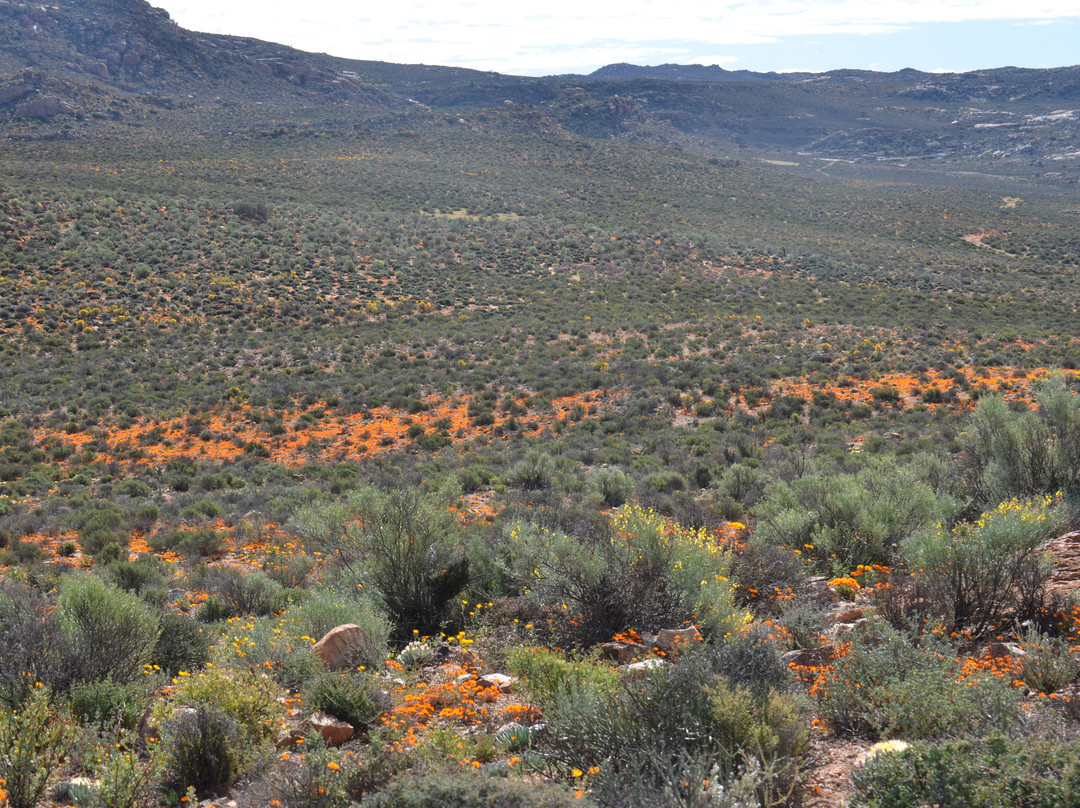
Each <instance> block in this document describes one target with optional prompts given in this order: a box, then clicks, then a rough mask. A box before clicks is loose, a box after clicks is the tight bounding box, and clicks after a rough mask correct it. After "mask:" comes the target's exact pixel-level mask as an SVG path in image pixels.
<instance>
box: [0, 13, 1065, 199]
mask: <svg viewBox="0 0 1080 808" xmlns="http://www.w3.org/2000/svg"><path fill="white" fill-rule="evenodd" d="M133 99H139V100H141V101H146V100H148V99H149V100H151V101H152V102H153V103H157V104H162V103H165V104H177V103H181V104H194V105H199V106H212V105H222V104H225V105H241V106H243V105H253V104H260V105H265V106H271V107H280V108H297V107H311V106H331V105H332V106H339V107H342V108H344V109H348V108H352V109H357V110H383V111H409V112H410V113H414V114H422V113H430V114H432V115H438V114H440V113H442V114H449V115H453V116H455V117H456V116H457V115H460V114H468V113H470V112H476V111H477V110H486V109H504V108H506V107H508V106H510V107H515V108H518V109H519V110H520V109H521V108H527V109H529V110H531V111H533V112H534V113H535V114H536V115H538V116H540V117H541V118H545V119H547V120H548V123H547V124H545V126H544V127H542V128H550V127H558V128H560V129H565V130H569V131H570V132H573V133H575V134H578V135H583V136H586V137H590V138H627V139H638V140H651V141H654V142H657V143H660V144H663V145H666V146H674V147H679V148H699V149H700V148H704V149H708V150H715V151H721V152H729V153H730V152H731V151H732V150H742V151H748V152H751V153H757V154H761V155H763V156H766V157H769V156H772V157H775V156H777V155H782V156H783V158H784V159H795V160H798V161H802V162H803V163H805V164H807V165H813V161H814V160H823V161H832V160H835V161H848V162H857V163H863V164H884V165H888V166H894V167H918V168H931V169H934V170H943V169H957V168H961V169H964V170H976V171H981V172H992V173H1005V174H1014V175H1026V176H1038V177H1041V178H1047V179H1057V180H1062V181H1069V182H1071V181H1075V180H1076V178H1077V176H1078V175H1080V127H1078V126H1077V121H1078V120H1080V67H1073V68H1060V69H1053V70H1026V69H1018V68H1001V69H997V70H988V71H979V72H973V73H965V74H946V75H937V74H928V73H920V72H918V71H915V70H902V71H899V72H896V73H873V72H868V71H854V70H842V71H833V72H830V73H824V74H802V73H800V74H775V73H769V74H760V73H750V72H747V71H727V70H724V69H722V68H719V67H716V66H701V65H661V66H658V67H643V66H638V65H627V64H619V65H609V66H607V67H604V68H601V69H600V70H597V71H596V72H594V73H592V74H590V75H588V76H550V77H544V78H529V77H520V76H506V75H500V74H497V73H483V72H479V71H474V70H466V69H463V68H447V67H437V66H428V65H395V64H387V63H382V62H373V61H362V60H350V59H342V58H336V57H331V56H327V55H325V54H310V53H305V52H302V51H298V50H295V49H293V48H288V47H285V46H282V45H276V44H273V43H268V42H262V41H259V40H255V39H250V38H244V37H231V36H218V35H210V34H196V33H193V32H190V31H186V30H184V29H183V28H181V27H180V26H178V25H177V24H176V23H175V22H173V21H172V20H171V19H170V18H169V15H168V13H167V12H165V11H163V10H161V9H156V8H153V7H152V6H151V5H149V4H148V3H147V2H145V0H79V2H78V3H76V2H75V0H57V3H55V4H51V5H38V4H33V5H31V4H26V3H19V2H14V0H0V126H3V125H4V123H5V122H10V121H12V120H15V119H22V120H26V119H50V118H55V117H57V116H60V117H61V119H63V118H68V119H72V120H76V121H77V120H79V119H80V117H82V118H85V117H86V116H88V115H93V114H98V115H105V116H114V117H115V116H117V115H121V116H122V114H123V108H124V105H125V104H130V103H132V100H133ZM422 123H423V122H421V124H422ZM409 128H412V127H411V126H410V127H409Z"/></svg>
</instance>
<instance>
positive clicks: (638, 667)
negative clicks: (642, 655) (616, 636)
mask: <svg viewBox="0 0 1080 808" xmlns="http://www.w3.org/2000/svg"><path fill="white" fill-rule="evenodd" d="M665 665H667V662H665V661H664V660H662V659H660V658H658V657H649V659H643V660H641V661H640V662H634V663H631V664H630V665H628V666H627V668H626V675H627V676H628V677H629V678H630V679H644V678H645V677H646V676H648V675H649V674H650V673H652V672H653V671H654V670H657V669H658V668H662V667H664V666H665Z"/></svg>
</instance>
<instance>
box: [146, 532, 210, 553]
mask: <svg viewBox="0 0 1080 808" xmlns="http://www.w3.org/2000/svg"><path fill="white" fill-rule="evenodd" d="M146 543H147V544H148V545H150V547H151V548H152V549H154V550H157V551H158V552H159V553H160V552H162V551H172V552H176V553H182V554H183V555H186V556H202V557H204V558H206V557H209V556H215V555H220V554H221V552H222V550H224V549H225V537H224V535H223V534H222V533H220V532H219V531H217V530H214V529H213V528H212V527H203V528H199V529H198V530H163V531H161V532H159V533H155V534H154V535H153V536H151V537H150V538H148V539H147V540H146Z"/></svg>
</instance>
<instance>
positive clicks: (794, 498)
mask: <svg viewBox="0 0 1080 808" xmlns="http://www.w3.org/2000/svg"><path fill="white" fill-rule="evenodd" d="M956 511H957V503H956V502H955V501H953V500H952V499H950V498H948V497H943V496H940V495H938V494H936V493H935V492H934V490H933V489H932V488H931V487H930V486H929V485H928V484H927V483H926V482H924V481H923V480H922V479H921V478H920V473H919V469H918V468H916V467H914V466H898V465H897V464H895V463H894V462H892V461H883V460H882V461H877V460H875V461H871V463H870V464H869V465H868V467H867V468H864V469H862V470H861V471H859V472H857V473H856V474H854V475H852V474H843V473H832V472H829V473H818V474H809V475H806V476H804V477H800V478H798V479H796V480H793V481H791V482H790V483H787V482H784V481H780V482H777V483H775V484H773V485H771V486H770V487H769V488H768V490H767V492H766V495H765V500H764V501H763V502H761V503H760V505H759V506H758V508H757V517H758V519H759V523H758V527H757V530H756V531H755V532H754V541H755V542H761V543H770V544H776V545H780V546H783V547H789V548H792V549H797V550H800V551H802V552H803V554H804V555H807V556H809V557H811V558H813V559H815V560H816V561H817V562H818V563H819V565H820V566H821V567H822V568H823V570H824V571H825V572H832V571H839V572H841V573H844V572H846V571H848V570H852V569H855V567H856V566H857V565H859V564H887V563H888V562H889V561H890V558H891V554H892V553H893V552H894V551H895V550H896V549H897V548H898V547H899V545H900V542H901V540H902V539H904V538H906V537H908V536H910V535H912V534H915V533H919V532H921V531H925V530H927V529H931V528H932V527H933V525H935V524H937V523H938V522H940V521H943V520H948V519H950V518H951V517H952V515H953V514H954V513H955V512H956ZM808 545H809V546H808Z"/></svg>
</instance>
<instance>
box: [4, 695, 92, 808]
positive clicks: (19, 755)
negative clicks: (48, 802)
mask: <svg viewBox="0 0 1080 808" xmlns="http://www.w3.org/2000/svg"><path fill="white" fill-rule="evenodd" d="M74 740H75V728H74V725H73V723H72V721H71V719H70V718H69V717H68V716H66V715H64V714H62V713H59V712H57V711H56V710H54V709H53V708H52V707H51V706H50V704H49V691H48V690H47V689H46V688H44V687H38V688H36V689H35V690H34V692H33V693H32V695H31V696H30V698H29V699H27V701H26V702H25V703H24V704H22V705H21V706H20V707H19V708H18V709H15V710H12V709H9V708H7V707H0V782H2V783H3V788H4V789H5V790H6V791H7V804H8V805H10V806H11V808H34V806H35V805H37V804H38V801H39V800H41V798H42V797H43V796H44V794H45V787H46V786H47V785H48V782H49V777H50V776H51V775H52V773H53V772H55V771H56V770H57V769H59V768H60V766H61V764H62V763H63V762H64V758H65V757H66V755H67V754H68V752H69V750H70V749H71V748H72V745H73V743H74Z"/></svg>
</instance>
